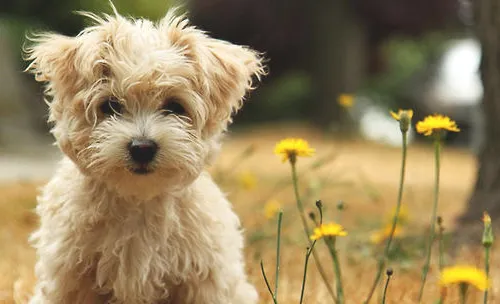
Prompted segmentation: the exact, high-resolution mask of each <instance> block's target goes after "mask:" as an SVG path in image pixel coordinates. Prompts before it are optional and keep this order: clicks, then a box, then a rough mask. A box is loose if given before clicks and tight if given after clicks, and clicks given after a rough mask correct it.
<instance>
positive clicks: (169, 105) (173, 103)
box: [161, 98, 187, 116]
mask: <svg viewBox="0 0 500 304" xmlns="http://www.w3.org/2000/svg"><path fill="white" fill-rule="evenodd" d="M161 109H162V110H163V114H164V115H169V114H175V115H179V116H186V114H187V113H186V109H184V107H183V106H182V105H181V104H180V102H179V100H178V99H176V98H169V99H167V100H166V101H165V103H164V104H163V107H162V108H161Z"/></svg>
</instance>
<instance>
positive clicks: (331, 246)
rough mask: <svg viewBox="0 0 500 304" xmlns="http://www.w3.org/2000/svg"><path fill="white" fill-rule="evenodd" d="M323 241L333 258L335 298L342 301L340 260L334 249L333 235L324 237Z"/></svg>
mask: <svg viewBox="0 0 500 304" xmlns="http://www.w3.org/2000/svg"><path fill="white" fill-rule="evenodd" d="M325 243H326V245H327V247H328V251H329V252H330V255H331V256H332V259H333V267H334V270H335V278H336V280H335V283H336V287H337V300H338V302H337V303H339V304H343V303H344V289H343V288H342V273H341V271H340V262H339V257H338V255H337V250H336V249H335V237H333V238H325Z"/></svg>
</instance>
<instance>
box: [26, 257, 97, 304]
mask: <svg viewBox="0 0 500 304" xmlns="http://www.w3.org/2000/svg"><path fill="white" fill-rule="evenodd" d="M71 266H74V265H71ZM69 267H70V265H54V260H53V259H52V260H51V261H47V260H46V259H43V258H41V259H40V260H39V261H38V263H37V265H36V273H37V276H38V283H37V284H36V286H35V293H34V295H33V297H32V298H31V300H30V302H29V303H30V304H101V303H102V304H104V303H107V302H106V298H107V297H106V296H102V295H99V294H97V292H96V291H95V290H94V289H93V283H92V278H91V277H90V276H89V275H83V276H82V275H81V274H78V273H77V271H76V269H73V271H69V269H68V268H69ZM52 270H53V271H52Z"/></svg>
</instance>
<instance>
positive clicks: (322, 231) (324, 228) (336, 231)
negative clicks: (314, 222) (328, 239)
mask: <svg viewBox="0 0 500 304" xmlns="http://www.w3.org/2000/svg"><path fill="white" fill-rule="evenodd" d="M346 235H347V231H345V230H344V227H342V226H341V225H339V224H335V223H329V224H321V226H319V227H316V228H314V233H313V235H311V240H313V241H315V240H319V239H320V238H322V237H325V236H346Z"/></svg>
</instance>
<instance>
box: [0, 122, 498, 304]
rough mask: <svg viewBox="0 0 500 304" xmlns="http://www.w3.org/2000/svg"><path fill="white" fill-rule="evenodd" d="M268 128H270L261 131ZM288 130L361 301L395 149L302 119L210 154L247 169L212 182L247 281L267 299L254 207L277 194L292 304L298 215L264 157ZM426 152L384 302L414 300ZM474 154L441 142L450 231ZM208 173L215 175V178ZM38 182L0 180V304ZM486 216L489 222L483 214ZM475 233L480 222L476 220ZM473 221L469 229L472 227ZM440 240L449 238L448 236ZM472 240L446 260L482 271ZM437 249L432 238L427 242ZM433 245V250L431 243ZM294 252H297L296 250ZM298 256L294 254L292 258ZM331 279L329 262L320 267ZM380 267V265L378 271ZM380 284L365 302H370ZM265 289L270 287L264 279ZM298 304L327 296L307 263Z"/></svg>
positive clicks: (259, 213)
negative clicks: (224, 197)
mask: <svg viewBox="0 0 500 304" xmlns="http://www.w3.org/2000/svg"><path fill="white" fill-rule="evenodd" d="M270 130H272V131H270ZM288 136H293V137H301V138H304V139H307V140H308V141H309V143H310V145H311V146H312V147H314V148H316V150H317V156H315V157H313V158H307V159H304V158H302V159H300V161H299V162H298V164H297V169H298V173H299V175H300V185H301V193H302V197H303V201H304V205H305V206H304V207H305V209H306V212H307V211H313V210H314V209H315V205H314V204H315V201H316V199H322V201H323V205H324V213H325V214H324V216H325V221H332V220H335V219H336V218H337V213H336V212H337V211H336V204H337V202H338V201H339V200H343V201H344V202H345V204H346V208H345V210H344V211H342V217H341V224H342V225H343V226H344V227H345V228H346V230H347V231H349V236H348V237H344V238H339V239H338V240H337V244H336V248H337V250H338V252H339V257H340V260H341V264H342V276H343V279H344V281H343V285H344V294H345V298H346V303H361V302H362V301H363V300H364V299H365V298H366V295H367V294H368V292H369V289H370V287H371V286H370V285H371V283H372V281H373V277H374V275H375V272H376V267H377V261H376V257H377V256H378V255H377V254H378V253H379V252H380V251H379V250H381V249H382V250H383V248H380V246H383V245H379V246H375V245H373V244H371V243H370V234H371V232H373V231H374V230H376V229H379V228H380V227H381V225H382V221H381V219H383V218H387V215H388V214H389V213H390V212H391V210H392V208H393V207H394V202H395V200H396V196H397V191H398V189H397V185H398V182H399V170H400V167H399V166H400V154H401V153H400V149H399V148H391V147H386V146H382V145H378V144H374V143H367V142H364V141H361V140H335V139H332V138H328V137H326V136H324V135H323V134H321V133H319V132H315V131H314V130H311V129H308V128H307V127H304V126H302V125H296V126H290V125H283V126H280V125H278V126H276V125H273V126H272V127H270V126H261V127H259V128H253V129H252V130H249V131H247V132H245V131H244V130H243V131H240V132H238V133H236V134H232V135H230V136H229V138H228V140H227V142H226V144H225V146H224V148H223V150H222V152H221V155H220V157H219V160H218V162H217V164H216V166H215V167H214V168H212V169H211V170H212V171H213V172H214V173H217V172H224V173H225V176H226V177H227V174H231V175H234V176H238V175H239V174H241V173H242V172H246V173H248V172H251V173H252V174H253V175H255V177H256V180H257V183H256V185H255V187H253V188H251V187H250V188H251V189H248V187H247V188H245V187H242V185H241V184H240V182H239V181H238V178H224V180H222V181H221V187H222V188H223V190H224V191H226V192H227V193H229V194H228V196H229V198H230V199H231V201H232V202H233V204H234V208H235V210H236V212H237V213H238V214H239V216H240V218H241V220H242V225H243V227H244V228H245V233H246V238H247V247H246V249H245V254H246V260H247V269H248V273H249V277H250V280H251V281H252V282H253V283H254V284H255V286H257V288H258V290H259V293H260V297H261V303H272V302H273V301H272V299H271V297H270V295H269V293H268V290H267V287H266V285H265V283H264V280H263V278H262V274H261V271H260V267H259V265H260V261H261V259H262V260H263V261H264V263H265V265H266V266H267V267H266V271H267V275H268V278H274V276H275V275H274V267H273V265H275V264H274V263H275V257H276V247H275V246H276V239H275V237H276V220H275V219H268V218H266V217H265V215H264V204H265V202H266V201H267V200H268V199H270V198H273V199H277V200H278V201H279V202H280V204H281V207H282V208H283V211H284V213H283V222H282V232H281V233H282V237H281V254H280V256H281V257H280V259H281V260H280V276H279V277H280V282H279V302H280V303H287V304H288V303H299V299H300V291H301V284H302V277H303V270H304V259H305V252H306V246H307V244H306V242H305V239H304V235H303V231H302V227H301V226H300V225H298V224H297V223H299V221H300V218H299V216H298V213H297V210H296V207H295V204H296V203H295V199H294V195H293V189H292V187H291V184H289V185H288V186H284V187H276V186H275V185H276V184H277V183H279V182H280V181H282V180H286V179H287V178H289V176H290V167H289V166H288V165H287V164H282V163H281V160H280V158H279V157H277V156H275V155H274V154H273V148H274V145H275V143H276V142H277V141H278V140H280V139H282V138H284V137H288ZM250 145H255V152H254V153H252V154H251V155H250V156H248V157H247V158H245V159H244V160H242V161H241V162H240V163H238V164H237V166H235V165H234V160H235V159H236V158H237V157H238V156H239V155H241V153H242V151H244V150H245V148H246V147H248V146H250ZM332 152H334V153H335V155H336V158H335V160H334V161H333V162H331V163H328V164H325V165H323V166H321V167H320V168H319V169H318V170H317V171H315V172H309V173H308V172H307V170H306V168H308V166H310V165H311V164H312V163H313V162H314V161H315V159H318V158H320V157H321V156H322V155H328V154H331V153H332ZM432 155H433V149H432V147H431V145H410V146H409V151H408V159H407V169H406V188H405V193H404V197H403V204H404V205H405V206H406V208H407V209H408V211H409V215H410V221H409V224H408V225H409V229H407V232H406V234H405V235H404V236H403V237H402V238H400V239H397V240H396V243H395V245H396V246H395V249H394V250H393V252H391V255H390V260H389V263H388V264H389V265H388V266H390V267H392V268H393V269H394V275H393V276H392V278H391V283H390V286H389V290H388V292H387V299H386V303H401V304H403V303H417V297H418V289H419V285H420V275H421V274H420V270H421V267H422V265H423V257H424V254H425V243H426V235H427V231H428V226H429V217H430V210H431V207H432V198H433V182H434V181H433V168H434V167H433V156H432ZM475 166H476V164H475V159H474V157H473V156H472V155H471V154H469V153H468V152H465V151H463V150H457V149H451V148H445V150H444V151H443V158H442V162H441V187H440V206H439V212H438V214H439V215H441V216H442V217H443V224H444V226H445V228H446V231H447V232H450V231H452V230H453V229H454V228H456V226H455V223H454V219H455V218H456V217H457V216H458V215H459V214H460V213H461V212H462V211H463V210H464V207H465V204H466V201H467V198H468V195H469V192H470V190H471V187H472V186H473V182H474V174H475V169H476V167H475ZM216 178H217V175H216ZM42 183H43V181H41V182H39V183H16V184H6V185H0V273H1V274H2V275H1V276H0V303H15V302H14V298H15V297H16V298H17V299H18V302H19V303H25V300H26V296H27V294H29V292H30V289H31V287H32V284H33V282H34V277H33V273H32V269H33V264H34V260H35V254H34V252H33V250H32V249H31V248H30V247H29V246H28V244H27V238H28V235H29V233H30V231H32V230H33V229H34V228H35V227H36V217H35V216H34V215H33V213H32V208H33V207H34V206H35V196H36V193H37V187H39V186H40V185H41V184H42ZM493 222H495V218H493ZM477 227H479V229H481V227H482V223H481V220H480V219H478V220H477ZM477 227H476V229H477ZM447 243H448V244H449V243H450V241H449V240H448V242H447ZM476 243H477V246H470V247H466V248H456V249H453V248H450V246H448V251H450V250H453V256H454V260H452V257H450V256H447V257H446V259H445V260H446V261H456V262H457V263H459V262H464V263H467V264H472V265H475V266H477V267H479V268H482V267H483V254H484V253H483V249H482V247H481V239H480V237H479V238H478V240H477V242H476ZM436 246H437V244H436ZM495 247H496V246H495V245H494V246H493V248H492V251H491V269H490V273H491V279H492V281H493V285H492V286H495V282H496V281H498V279H499V278H498V276H499V275H500V271H499V269H498V267H497V266H496V265H499V264H498V262H499V261H500V254H498V253H497V252H498V250H495ZM435 248H437V247H435ZM316 249H317V250H318V254H319V256H320V258H323V259H326V260H327V261H326V263H324V265H325V266H327V265H331V263H330V257H329V255H328V252H327V250H326V248H325V247H324V244H322V242H320V243H318V244H317V246H316ZM433 252H434V253H435V254H434V253H433V256H432V259H433V263H432V264H431V265H432V267H431V269H430V272H429V277H428V282H427V285H426V289H425V295H424V298H423V301H422V303H433V302H434V301H435V299H437V298H438V297H439V288H438V286H437V280H438V269H437V268H438V267H437V265H438V263H437V261H438V256H437V252H438V250H434V251H433ZM299 253H300V254H299ZM302 253H304V254H302ZM325 268H326V270H327V275H328V276H329V277H331V278H332V280H331V282H333V277H334V273H333V270H332V267H325ZM384 272H385V271H384ZM383 285H384V280H381V283H380V286H379V288H377V291H376V293H375V296H374V298H373V300H372V302H371V303H380V299H381V296H382V291H383ZM273 286H274V285H273ZM469 297H470V301H469V303H480V301H481V300H482V293H480V292H476V291H474V290H473V288H471V292H469ZM458 299H459V297H458V292H457V291H456V290H449V292H448V297H447V302H446V303H458ZM489 300H490V303H496V302H497V301H500V295H499V291H498V289H497V288H495V287H493V288H492V289H491V290H490V291H489ZM303 303H331V298H330V296H329V295H328V293H327V291H326V288H325V287H324V285H323V283H322V280H321V278H320V276H319V274H318V272H317V270H316V266H315V263H313V262H312V261H311V262H310V263H309V267H308V275H307V282H306V288H305V294H304V301H303Z"/></svg>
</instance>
